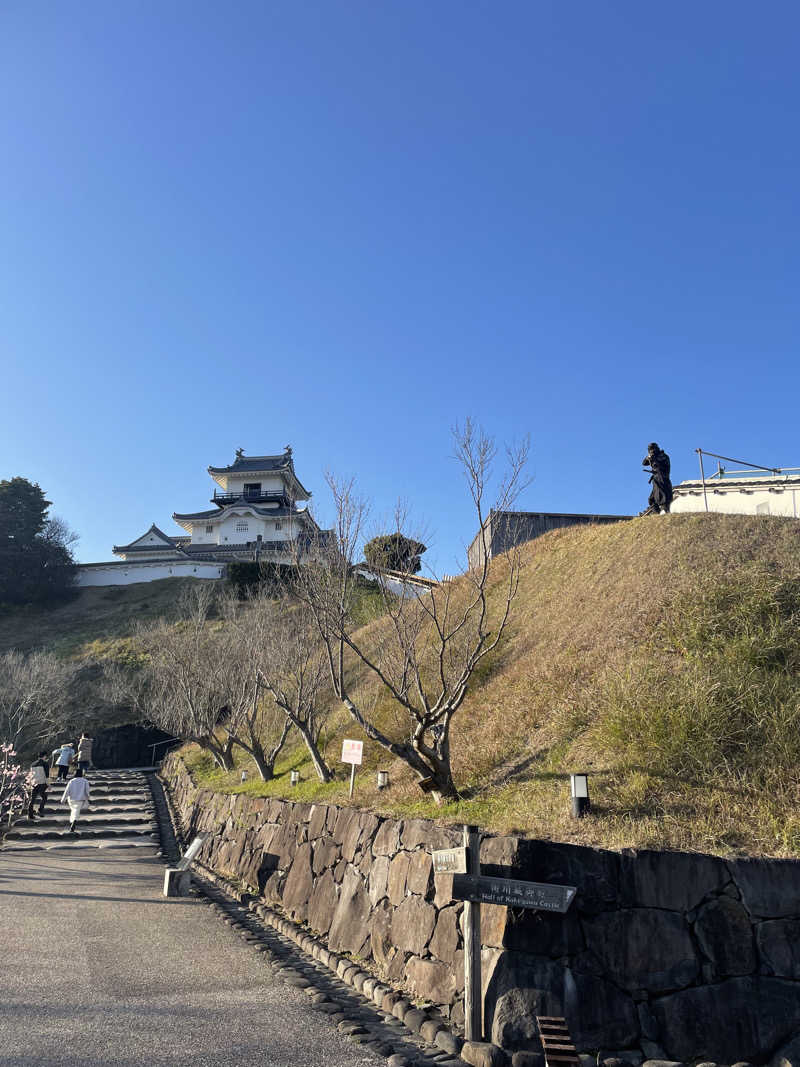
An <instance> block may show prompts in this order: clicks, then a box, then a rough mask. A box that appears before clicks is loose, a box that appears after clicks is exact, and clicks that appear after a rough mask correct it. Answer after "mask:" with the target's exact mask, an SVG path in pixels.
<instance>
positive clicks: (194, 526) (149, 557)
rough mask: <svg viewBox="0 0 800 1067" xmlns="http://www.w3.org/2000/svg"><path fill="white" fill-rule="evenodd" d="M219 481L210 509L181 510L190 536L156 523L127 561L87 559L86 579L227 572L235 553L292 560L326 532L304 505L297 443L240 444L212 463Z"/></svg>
mask: <svg viewBox="0 0 800 1067" xmlns="http://www.w3.org/2000/svg"><path fill="white" fill-rule="evenodd" d="M208 473H209V474H210V475H211V477H212V479H213V480H214V482H215V483H216V485H215V488H214V492H213V495H212V497H211V500H210V503H212V504H213V505H214V506H213V507H212V508H211V509H209V510H206V511H194V512H188V513H185V514H184V513H181V512H175V513H174V514H173V516H172V518H173V520H174V521H175V522H176V523H177V524H178V526H181V527H183V529H184V530H185V531H186V536H177V537H172V536H170V535H169V534H166V533H164V531H163V530H160V529H159V528H158V526H156V525H155V523H153V525H152V526H150V528H149V529H148V530H145V532H144V533H143V534H142V535H141V536H140V537H137V538H135V539H134V540H133V541H131V542H130V543H129V544H126V545H114V547H113V548H112V552H113V553H114V555H115V556H119V559H120V562H116V561H114V562H112V561H109V562H108V563H85V564H82V565H81V566H79V568H78V585H80V586H88V585H130V584H133V583H134V582H152V581H155V580H157V579H159V578H221V577H223V576H224V573H225V565H226V564H227V563H229V562H231V561H232V560H249V561H261V562H274V563H278V564H281V563H289V562H290V561H291V560H293V559H294V558H295V557H296V556H297V555H298V554H300V555H302V553H303V552H304V551H305V550H307V548H308V547H309V546H310V545H311V544H312V543H313V542H315V541H317V540H318V539H319V537H321V536H325V531H321V530H320V528H319V527H318V526H317V524H316V522H315V521H314V519H313V517H312V515H311V514H310V512H309V511H308V510H307V509H306V508H305V507H302V506H299V505H302V504H305V503H306V502H307V501H308V500H309V499H310V497H311V493H309V492H308V490H307V489H305V488H304V486H303V485H302V483H301V482H300V479H299V478H298V477H297V475H296V474H295V470H294V461H293V459H292V449H291V448H290V447H289V446H288V445H287V447H286V448H285V450H284V451H283V452H282V453H281V454H280V455H276V456H246V455H245V454H244V450H243V449H241V448H240V449H237V450H236V456H235V459H234V461H233V463H231V464H229V465H228V466H227V467H209V468H208Z"/></svg>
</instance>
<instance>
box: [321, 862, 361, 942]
mask: <svg viewBox="0 0 800 1067" xmlns="http://www.w3.org/2000/svg"><path fill="white" fill-rule="evenodd" d="M369 918H370V903H369V897H368V896H367V892H366V890H365V888H364V884H363V882H362V881H361V879H360V878H359V876H358V873H357V872H356V871H355V870H353V868H352V867H350V868H348V871H347V873H346V875H345V877H344V879H343V881H342V889H341V895H340V897H339V901H338V903H337V905H336V911H335V912H334V915H333V921H332V922H331V928H330V932H329V934H328V943H329V944H330V946H331V948H332V949H334V951H344V952H352V953H353V954H354V955H356V956H363V955H364V949H365V947H366V945H367V944H368V943H369V936H370V928H369Z"/></svg>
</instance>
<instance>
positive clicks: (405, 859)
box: [388, 852, 411, 907]
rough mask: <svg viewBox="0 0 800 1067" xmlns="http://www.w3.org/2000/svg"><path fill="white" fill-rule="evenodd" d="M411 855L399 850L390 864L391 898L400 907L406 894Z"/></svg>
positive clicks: (389, 887) (395, 905)
mask: <svg viewBox="0 0 800 1067" xmlns="http://www.w3.org/2000/svg"><path fill="white" fill-rule="evenodd" d="M410 862H411V856H410V855H409V854H408V852H398V853H397V855H396V856H394V857H393V858H392V860H391V862H390V864H389V886H388V889H389V900H390V901H391V903H392V904H393V905H394V907H398V906H399V905H400V904H402V903H403V901H404V900H405V896H406V878H407V877H408V865H409V863H410Z"/></svg>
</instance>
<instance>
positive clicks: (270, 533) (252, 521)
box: [215, 514, 298, 545]
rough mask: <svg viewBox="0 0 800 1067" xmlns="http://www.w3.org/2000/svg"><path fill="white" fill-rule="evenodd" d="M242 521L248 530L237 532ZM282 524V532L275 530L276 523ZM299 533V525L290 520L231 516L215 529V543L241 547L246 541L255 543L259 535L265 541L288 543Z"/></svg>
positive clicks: (254, 516)
mask: <svg viewBox="0 0 800 1067" xmlns="http://www.w3.org/2000/svg"><path fill="white" fill-rule="evenodd" d="M239 521H242V522H246V523H247V530H245V531H243V530H237V529H236V524H237V522H239ZM276 522H280V524H281V528H280V530H276V529H275V523H276ZM297 531H298V523H297V521H296V520H292V521H291V522H290V520H289V519H288V518H285V517H284V518H282V519H277V518H275V519H266V518H262V517H261V516H260V515H258V516H256V515H241V516H237V515H235V514H234V515H229V516H227V517H226V518H225V519H224V520H223V521H222V522H221V523H220V524H219V526H217V527H215V533H216V537H215V542H216V543H217V544H220V545H224V544H231V545H239V544H242V543H243V542H245V541H255V540H256V538H257V537H258V535H259V534H261V537H262V539H263V540H264V541H287V540H289V539H290V538H293V537H296V536H297Z"/></svg>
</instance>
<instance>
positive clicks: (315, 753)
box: [295, 722, 333, 782]
mask: <svg viewBox="0 0 800 1067" xmlns="http://www.w3.org/2000/svg"><path fill="white" fill-rule="evenodd" d="M295 726H296V727H297V729H298V730H299V731H300V736H301V737H302V738H303V740H304V741H305V743H306V748H307V749H308V752H309V755H310V756H311V762H312V763H313V764H314V770H315V771H316V772H317V774H318V775H319V780H320V781H321V782H330V781H331V780H332V779H333V771H332V770H331V769H330V767H329V766H328V764H327V763H326V762H325V757H324V756H323V755H322V753H321V752H320V750H319V748H318V747H317V742H316V741H315V739H314V737H313V736H312V734H311V731H310V730H309V728H308V726H306V725H305V723H303V724H301V723H299V722H296V723H295Z"/></svg>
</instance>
